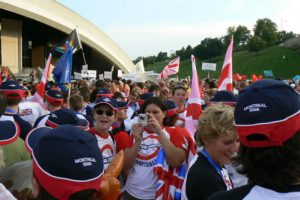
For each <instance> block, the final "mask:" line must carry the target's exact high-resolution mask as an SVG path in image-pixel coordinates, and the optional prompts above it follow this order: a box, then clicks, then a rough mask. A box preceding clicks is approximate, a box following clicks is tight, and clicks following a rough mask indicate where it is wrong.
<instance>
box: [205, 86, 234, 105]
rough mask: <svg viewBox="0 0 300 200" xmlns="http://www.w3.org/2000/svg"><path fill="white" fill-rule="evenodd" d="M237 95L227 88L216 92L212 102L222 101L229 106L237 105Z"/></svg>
mask: <svg viewBox="0 0 300 200" xmlns="http://www.w3.org/2000/svg"><path fill="white" fill-rule="evenodd" d="M236 99H237V97H236V96H235V95H234V94H233V93H232V92H231V91H227V90H222V91H218V92H216V94H215V95H214V96H213V98H211V100H210V103H211V104H217V103H222V104H225V105H229V106H235V104H236Z"/></svg>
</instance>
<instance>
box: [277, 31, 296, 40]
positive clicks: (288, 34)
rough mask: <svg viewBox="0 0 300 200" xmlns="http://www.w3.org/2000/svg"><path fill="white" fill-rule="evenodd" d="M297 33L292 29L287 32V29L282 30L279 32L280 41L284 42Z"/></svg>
mask: <svg viewBox="0 0 300 200" xmlns="http://www.w3.org/2000/svg"><path fill="white" fill-rule="evenodd" d="M295 37H297V35H296V34H295V33H293V32H292V31H290V32H286V31H280V32H278V42H279V43H282V42H285V41H287V40H289V39H292V38H295Z"/></svg>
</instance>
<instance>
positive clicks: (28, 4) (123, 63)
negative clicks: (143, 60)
mask: <svg viewBox="0 0 300 200" xmlns="http://www.w3.org/2000/svg"><path fill="white" fill-rule="evenodd" d="M0 9H3V10H7V11H9V12H12V13H16V14H19V15H22V16H24V17H28V18H31V19H33V20H35V21H38V22H41V23H43V24H46V25H48V26H50V27H53V28H55V29H57V30H60V31H62V32H64V33H66V34H69V33H71V31H72V30H73V29H75V28H76V29H77V32H78V33H79V35H80V39H81V41H82V42H83V43H85V44H86V45H88V46H90V47H92V48H93V49H95V50H96V51H98V52H100V53H101V54H102V55H104V56H105V57H107V58H108V59H109V60H110V61H111V62H112V63H114V64H115V65H117V66H118V67H119V68H120V69H121V70H123V71H124V72H125V73H128V72H131V71H133V70H135V66H134V64H133V63H132V61H131V60H130V59H129V57H128V55H127V54H126V53H125V52H124V51H123V50H122V49H121V48H120V47H119V46H118V45H117V44H116V43H115V42H114V41H113V40H112V39H111V38H110V37H109V36H108V35H106V34H105V33H104V32H103V31H101V30H100V29H99V28H98V27H96V26H95V25H94V24H92V23H91V22H90V21H88V20H87V19H85V18H84V17H82V16H80V15H79V14H77V13H76V12H74V11H72V10H71V9H69V8H67V7H66V6H64V5H62V4H60V3H59V2H57V1H55V0H42V1H41V0H22V1H20V0H0Z"/></svg>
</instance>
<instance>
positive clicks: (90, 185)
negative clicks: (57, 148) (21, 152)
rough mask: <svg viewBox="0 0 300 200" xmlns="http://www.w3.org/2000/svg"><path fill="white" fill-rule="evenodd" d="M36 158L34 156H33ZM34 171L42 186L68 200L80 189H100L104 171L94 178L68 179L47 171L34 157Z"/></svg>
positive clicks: (54, 195)
mask: <svg viewBox="0 0 300 200" xmlns="http://www.w3.org/2000/svg"><path fill="white" fill-rule="evenodd" d="M33 158H34V157H33ZM33 173H34V175H35V177H36V178H37V180H38V182H39V183H40V184H41V186H42V187H43V188H44V189H45V190H46V191H47V192H48V193H49V194H51V195H52V196H53V197H55V198H57V199H59V200H68V199H69V197H70V196H71V195H72V194H74V193H76V192H79V191H82V190H88V189H95V190H97V191H98V190H99V187H100V183H101V179H102V175H103V172H102V173H101V174H100V175H99V176H97V177H95V178H94V179H90V180H86V181H76V180H67V179H64V178H59V177H55V176H52V175H50V174H48V173H47V172H45V171H44V170H43V169H42V168H41V167H40V166H39V165H38V163H37V162H36V160H35V158H34V159H33Z"/></svg>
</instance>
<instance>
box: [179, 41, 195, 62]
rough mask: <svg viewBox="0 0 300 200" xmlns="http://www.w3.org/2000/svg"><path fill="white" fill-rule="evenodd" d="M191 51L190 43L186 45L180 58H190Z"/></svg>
mask: <svg viewBox="0 0 300 200" xmlns="http://www.w3.org/2000/svg"><path fill="white" fill-rule="evenodd" d="M192 51H193V48H192V47H191V45H188V46H187V47H186V49H185V54H184V57H183V58H181V59H182V60H186V59H190V58H191V55H192Z"/></svg>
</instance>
